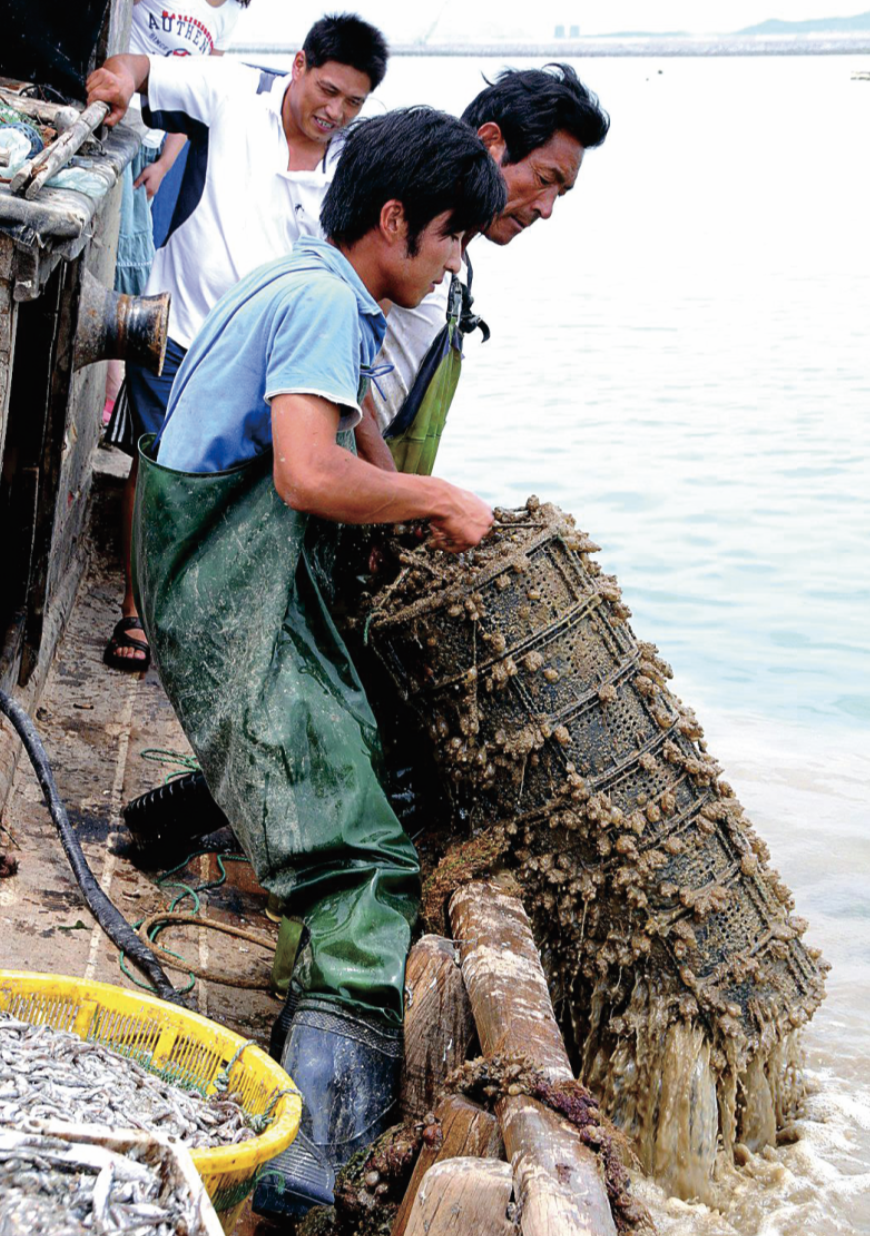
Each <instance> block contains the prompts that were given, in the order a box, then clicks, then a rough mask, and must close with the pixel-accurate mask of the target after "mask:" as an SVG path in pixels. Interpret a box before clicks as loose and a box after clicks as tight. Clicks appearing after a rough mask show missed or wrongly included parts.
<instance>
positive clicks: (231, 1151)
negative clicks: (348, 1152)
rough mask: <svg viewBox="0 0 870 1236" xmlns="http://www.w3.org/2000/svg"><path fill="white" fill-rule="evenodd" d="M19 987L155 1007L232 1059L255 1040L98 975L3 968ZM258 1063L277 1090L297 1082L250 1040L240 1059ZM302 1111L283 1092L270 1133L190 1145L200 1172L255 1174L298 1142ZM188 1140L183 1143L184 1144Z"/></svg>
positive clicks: (2, 976)
mask: <svg viewBox="0 0 870 1236" xmlns="http://www.w3.org/2000/svg"><path fill="white" fill-rule="evenodd" d="M10 986H15V987H16V989H17V993H18V994H22V995H28V994H32V995H36V994H39V993H40V991H41V990H42V989H50V990H51V994H53V995H59V996H64V995H66V996H70V997H76V998H78V999H80V1000H85V999H88V998H90V999H94V1000H97V1001H100V1000H101V997H102V1002H103V1003H105V1004H108V1005H109V1006H114V1007H115V1008H116V1009H117V1008H119V1007H120V1008H121V1009H124V1010H125V1011H129V1012H130V1013H131V1014H132V1013H133V1012H134V1011H135V1010H137V1009H138V1010H142V1009H145V1010H149V1011H151V1012H152V1013H155V1014H159V1015H160V1016H161V1017H162V1018H163V1019H164V1020H166V1021H168V1022H170V1023H175V1024H177V1025H179V1026H184V1027H185V1028H186V1029H188V1030H197V1029H198V1030H201V1031H203V1032H207V1034H208V1035H217V1037H218V1039H219V1040H221V1046H222V1047H223V1046H224V1045H225V1046H226V1048H227V1060H229V1059H231V1058H232V1056H233V1055H234V1054H235V1052H236V1051H238V1050H239V1048H240V1047H243V1046H244V1044H245V1043H248V1042H249V1040H247V1039H244V1038H242V1036H241V1035H240V1034H236V1033H235V1031H234V1030H228V1029H227V1028H226V1026H222V1025H221V1024H220V1022H216V1021H212V1020H211V1018H209V1017H203V1016H202V1014H201V1013H194V1012H193V1011H192V1010H190V1009H185V1008H182V1007H181V1006H180V1005H176V1004H170V1003H169V1002H168V1001H166V1000H161V999H160V998H159V997H158V996H154V995H151V994H149V993H148V992H144V991H142V992H138V991H130V990H129V988H126V987H119V986H116V985H115V984H114V983H100V982H97V981H96V980H92V979H83V978H76V977H75V976H74V975H69V974H41V973H37V972H36V971H33V970H2V969H0V990H2V989H3V988H7V989H8V988H9V987H10ZM245 1061H256V1063H257V1065H258V1066H259V1069H260V1071H261V1072H262V1073H265V1074H266V1075H267V1076H268V1077H269V1078H270V1079H271V1080H272V1082H273V1083H274V1086H275V1091H276V1093H277V1092H278V1091H281V1090H286V1089H288V1088H289V1087H290V1086H293V1085H294V1083H293V1079H292V1078H291V1077H290V1075H289V1074H288V1073H286V1072H285V1071H284V1069H282V1068H281V1066H280V1065H279V1064H276V1063H275V1061H274V1060H273V1059H272V1058H271V1056H268V1055H267V1054H266V1052H264V1051H263V1049H262V1048H261V1047H257V1046H256V1045H255V1044H250V1045H249V1046H248V1047H247V1048H246V1049H245V1052H244V1055H243V1056H242V1057H241V1059H240V1062H239V1063H243V1062H245ZM301 1115H302V1099H301V1097H300V1096H299V1095H298V1094H285V1095H282V1096H281V1098H280V1099H279V1100H278V1102H277V1103H276V1104H275V1113H274V1117H273V1120H272V1123H271V1125H270V1126H269V1128H268V1129H266V1131H265V1132H264V1133H259V1134H257V1136H256V1137H252V1138H250V1139H249V1140H248V1141H244V1142H236V1143H234V1144H232V1145H230V1146H214V1147H212V1148H211V1149H208V1150H194V1149H192V1148H188V1153H189V1154H190V1157H191V1158H192V1159H193V1162H194V1164H195V1165H196V1169H197V1171H198V1172H199V1173H200V1175H205V1174H208V1175H209V1176H216V1175H220V1174H223V1173H234V1174H240V1173H244V1172H247V1173H249V1174H250V1173H252V1172H254V1171H255V1170H256V1169H257V1168H258V1167H260V1166H261V1165H262V1164H264V1163H266V1162H268V1160H269V1159H273V1158H275V1156H276V1155H278V1154H280V1153H281V1151H282V1150H286V1148H287V1147H288V1146H289V1145H290V1143H291V1142H292V1141H293V1138H294V1137H295V1136H296V1133H297V1131H298V1129H299V1120H300V1117H301ZM182 1144H183V1143H182Z"/></svg>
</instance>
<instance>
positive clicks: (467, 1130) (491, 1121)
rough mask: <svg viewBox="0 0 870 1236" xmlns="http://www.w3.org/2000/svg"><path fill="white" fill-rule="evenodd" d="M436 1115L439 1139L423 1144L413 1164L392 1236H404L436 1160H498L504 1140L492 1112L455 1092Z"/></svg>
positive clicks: (501, 1155) (501, 1156)
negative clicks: (426, 1176)
mask: <svg viewBox="0 0 870 1236" xmlns="http://www.w3.org/2000/svg"><path fill="white" fill-rule="evenodd" d="M435 1115H436V1116H437V1118H438V1120H440V1122H441V1141H440V1143H438V1144H435V1145H432V1146H428V1145H424V1147H423V1149H422V1150H421V1151H420V1155H419V1158H418V1159H417V1162H416V1164H415V1165H414V1174H413V1175H412V1176H411V1179H410V1180H409V1182H408V1188H407V1189H406V1190H405V1196H404V1198H403V1200H402V1204H401V1206H400V1207H399V1212H398V1214H397V1215H396V1218H395V1222H394V1223H393V1229H392V1232H391V1236H405V1229H406V1228H407V1225H408V1221H409V1219H410V1217H411V1210H412V1209H413V1206H414V1201H415V1199H416V1197H417V1194H418V1193H419V1192H420V1188H421V1186H422V1184H423V1178H424V1176H425V1175H426V1174H427V1172H429V1170H430V1169H431V1168H433V1167H434V1166H435V1164H436V1163H441V1162H444V1161H446V1160H447V1159H466V1158H474V1159H501V1158H503V1157H504V1143H503V1142H502V1138H501V1130H500V1129H499V1124H498V1121H497V1120H496V1118H495V1116H493V1115H492V1113H491V1112H487V1111H484V1109H483V1108H482V1107H478V1105H477V1104H476V1103H471V1102H469V1100H468V1099H464V1098H462V1096H461V1095H458V1094H450V1095H446V1096H445V1097H444V1098H443V1099H441V1101H440V1102H439V1103H438V1104H437V1106H436V1108H435Z"/></svg>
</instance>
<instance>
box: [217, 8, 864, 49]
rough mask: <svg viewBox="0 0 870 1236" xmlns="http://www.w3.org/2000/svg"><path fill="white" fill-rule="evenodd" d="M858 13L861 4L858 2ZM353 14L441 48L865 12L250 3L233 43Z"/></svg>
mask: <svg viewBox="0 0 870 1236" xmlns="http://www.w3.org/2000/svg"><path fill="white" fill-rule="evenodd" d="M859 5H860V0H859ZM341 9H350V10H352V11H355V12H358V13H359V14H360V16H361V17H365V18H366V19H367V20H369V21H371V22H374V24H375V25H377V26H380V28H381V29H382V30H383V31H384V33H385V34H386V35H387V37H388V38H390V39H393V40H394V41H395V42H414V41H417V40H421V39H423V38H425V37H426V35H427V33H428V32H429V31H430V30H431V31H432V33H431V37H432V39H433V40H434V41H436V42H444V41H452V40H454V39H455V40H456V41H462V40H465V39H472V40H473V39H476V38H488V39H489V38H497V37H499V36H501V37H505V38H524V39H529V40H533V41H547V40H549V39H552V37H553V31H554V28H555V26H556V24H557V23H558V24H562V25H564V26H566V27H567V26H571V25H577V26H579V27H580V33H581V34H610V33H614V32H618V31H622V30H649V31H668V30H686V31H690V32H693V33H697V34H712V33H726V32H730V31H733V30H739V29H741V27H743V26H750V25H754V24H755V23H756V22H760V21H764V20H765V19H766V18H768V17H781V18H785V19H787V20H790V21H800V20H802V19H804V18H810V17H840V16H850V15H852V14H854V13H856V12H862V11H866V10H865V9H864V7H863V6H860V7H859V6H853V5H852V4H850V3H849V0H534V2H533V3H525V4H519V3H516V0H513V2H510V0H508V2H506V3H505V2H500V0H432V3H431V4H428V5H426V4H420V3H418V4H415V5H411V4H410V3H409V0H359V3H356V4H354V3H353V2H352V0H346V2H345V3H337V4H335V5H331V4H328V3H324V2H323V0H320V2H319V3H311V2H310V0H251V4H250V7H249V8H248V9H246V10H245V12H244V13H243V14H242V15H241V18H240V19H239V23H238V25H237V27H236V34H235V38H234V42H236V43H240V42H244V43H248V42H257V41H262V42H274V43H284V42H290V43H293V42H300V41H301V37H302V36H303V35H304V34H305V31H306V30H307V29H308V27H309V26H310V25H311V23H312V22H313V21H316V19H317V18H318V17H320V16H321V15H322V14H323V13H324V12H335V11H336V10H339V11H340V10H341Z"/></svg>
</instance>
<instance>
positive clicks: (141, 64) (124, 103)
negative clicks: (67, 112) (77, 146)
mask: <svg viewBox="0 0 870 1236" xmlns="http://www.w3.org/2000/svg"><path fill="white" fill-rule="evenodd" d="M150 70H151V62H150V60H149V59H148V57H147V56H133V55H125V56H110V57H109V59H108V60H107V61H106V63H105V64H104V65H102V67H101V68H99V69H94V71H93V73H91V75H90V77H89V78H88V80H87V88H88V104H89V105H90V104H91V103H108V104H109V107H110V108H111V110H110V112H109V114H108V116H107V117H106V124H107V125H108V126H109V127H110V128H111V127H112V125H116V124H117V123H118V121H119V120H121V119H123V117H124V114H125V112H126V111H127V108H128V107H129V106H130V100H131V99H132V97H133V95H134V94H136V92H137V91H138V92H139V93H141V94H146V93H147V91H148V74H149V72H150Z"/></svg>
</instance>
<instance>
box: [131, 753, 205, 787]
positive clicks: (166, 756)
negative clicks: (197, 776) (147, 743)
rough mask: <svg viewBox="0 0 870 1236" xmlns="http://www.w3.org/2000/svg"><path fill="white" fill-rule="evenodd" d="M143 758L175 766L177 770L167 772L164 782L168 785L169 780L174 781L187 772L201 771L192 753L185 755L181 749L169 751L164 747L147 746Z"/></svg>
mask: <svg viewBox="0 0 870 1236" xmlns="http://www.w3.org/2000/svg"><path fill="white" fill-rule="evenodd" d="M142 759H143V760H148V761H150V763H152V764H163V765H165V766H167V767H169V766H173V765H174V766H175V769H176V771H175V772H170V773H167V774H166V776H165V777H164V779H163V784H164V785H166V784H167V782H169V781H174V780H175V778H176V777H182V776H184V775H185V774H186V773H192V772H199V771H200V768H199V764H198V763H197V760H196V758H195V757H194V756H192V755H185V754H184V753H183V752H181V751H167V750H164V749H163V748H162V747H146V749H145V750H144V751H143V752H142Z"/></svg>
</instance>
